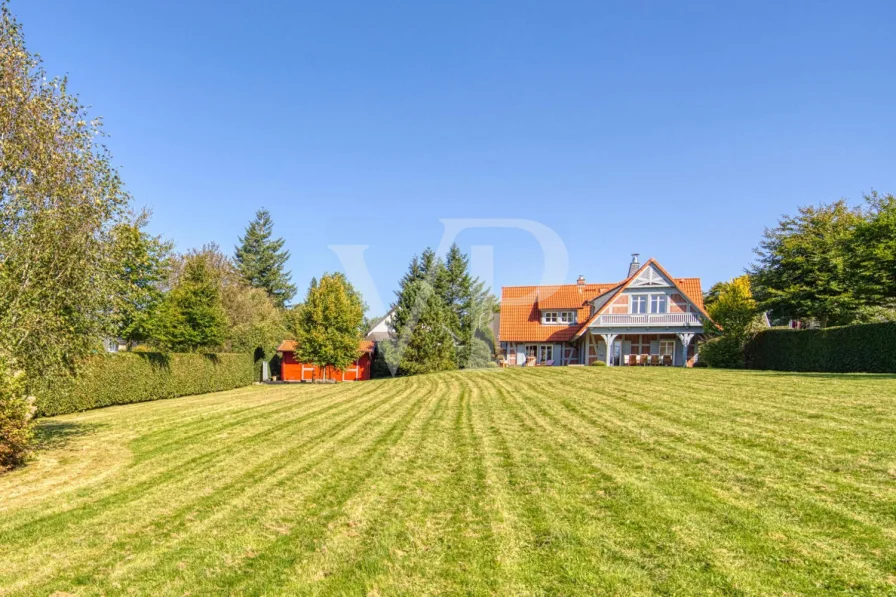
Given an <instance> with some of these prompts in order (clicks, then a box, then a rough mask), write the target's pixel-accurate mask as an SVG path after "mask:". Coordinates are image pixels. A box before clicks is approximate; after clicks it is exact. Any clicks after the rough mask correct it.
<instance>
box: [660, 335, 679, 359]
mask: <svg viewBox="0 0 896 597" xmlns="http://www.w3.org/2000/svg"><path fill="white" fill-rule="evenodd" d="M664 346H665V347H666V348H668V350H663V347H664ZM659 353H660V356H665V355H669V356H670V357H672V358H675V340H672V339H671V338H660V345H659Z"/></svg>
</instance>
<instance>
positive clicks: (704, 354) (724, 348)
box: [697, 335, 745, 369]
mask: <svg viewBox="0 0 896 597" xmlns="http://www.w3.org/2000/svg"><path fill="white" fill-rule="evenodd" d="M744 342H745V340H744V339H742V338H741V337H738V336H736V335H723V336H719V337H717V338H711V339H710V340H707V341H706V342H704V343H702V344H701V345H700V349H699V350H700V358H699V359H698V360H697V362H698V363H700V366H701V367H712V368H714V369H742V368H743V366H744V349H743V347H744Z"/></svg>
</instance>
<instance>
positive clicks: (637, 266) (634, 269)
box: [628, 253, 641, 278]
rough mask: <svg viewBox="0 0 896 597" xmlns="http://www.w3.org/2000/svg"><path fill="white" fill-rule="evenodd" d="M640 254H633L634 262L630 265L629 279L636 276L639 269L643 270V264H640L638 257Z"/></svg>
mask: <svg viewBox="0 0 896 597" xmlns="http://www.w3.org/2000/svg"><path fill="white" fill-rule="evenodd" d="M639 255H640V253H632V262H631V263H630V264H629V265H628V277H629V278H631V277H632V276H634V275H635V272H637V271H638V270H639V269H641V264H640V263H639V262H638V256H639Z"/></svg>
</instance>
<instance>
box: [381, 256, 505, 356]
mask: <svg viewBox="0 0 896 597" xmlns="http://www.w3.org/2000/svg"><path fill="white" fill-rule="evenodd" d="M496 311H497V299H496V298H495V297H494V295H492V294H491V291H490V289H488V288H487V287H486V286H485V284H484V283H483V282H482V281H481V280H479V279H478V278H474V277H473V276H472V275H471V273H470V263H469V258H468V257H467V256H466V255H465V254H464V253H463V252H462V251H461V250H460V248H459V247H458V246H457V245H456V244H454V245H452V246H451V247H450V249H449V250H448V253H447V255H446V256H445V260H444V261H443V260H442V259H440V258H439V257H438V256H437V255H436V254H435V252H434V251H433V250H432V249H429V248H427V249H426V250H424V251H423V253H422V254H421V255H420V256H419V257H418V256H416V255H415V256H414V257H413V258H412V259H411V262H410V263H409V265H408V270H407V272H406V273H405V275H404V276H403V277H402V279H401V282H400V286H399V289H398V291H397V292H396V301H395V303H394V304H393V313H392V318H391V322H390V331H391V334H392V336H393V339H394V341H393V343H392V344H386V345H384V346H388V348H386V353H387V354H386V357H387V360H388V361H389V363H390V365H391V366H392V367H393V369H394V368H396V367H397V369H398V370H400V371H401V372H403V373H417V372H425V371H438V370H441V369H442V368H444V366H445V362H446V361H445V357H446V355H448V354H450V355H451V358H452V359H453V360H454V365H453V367H452V368H457V367H465V368H467V367H484V366H486V365H487V364H488V363H489V362H490V361H491V356H492V354H493V352H494V337H493V334H492V332H491V329H490V327H489V326H490V324H491V321H492V318H493V316H494V313H495V312H496Z"/></svg>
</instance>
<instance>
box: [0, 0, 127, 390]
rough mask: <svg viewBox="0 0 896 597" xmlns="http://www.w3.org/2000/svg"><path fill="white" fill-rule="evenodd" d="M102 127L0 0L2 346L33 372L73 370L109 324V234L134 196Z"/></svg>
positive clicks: (26, 368) (0, 313) (20, 364)
mask: <svg viewBox="0 0 896 597" xmlns="http://www.w3.org/2000/svg"><path fill="white" fill-rule="evenodd" d="M102 132H103V131H102V127H101V121H100V120H99V119H93V118H91V117H90V116H89V115H88V113H87V111H86V109H85V108H84V107H83V106H82V105H81V104H80V102H79V101H78V98H77V97H76V96H74V95H72V94H71V93H70V92H69V91H68V83H67V81H66V80H65V79H60V78H49V79H48V78H47V76H46V73H45V71H44V69H43V67H42V65H41V61H40V59H39V58H38V56H36V55H34V54H30V53H29V52H28V50H27V49H26V47H25V40H24V37H23V35H22V30H21V26H20V25H19V23H18V22H17V21H16V20H15V18H14V17H13V15H12V14H11V13H10V11H9V8H8V6H7V4H6V2H3V3H2V4H0V155H2V156H3V165H2V168H0V348H3V349H4V350H6V351H7V352H8V353H9V354H10V355H11V357H13V358H15V360H16V362H17V363H18V366H21V367H23V368H24V370H25V371H26V373H27V375H28V377H29V378H35V377H36V376H46V375H50V374H51V372H53V371H59V370H66V369H68V368H69V367H71V366H72V365H73V364H74V363H75V362H76V361H77V360H78V358H79V357H81V356H83V355H85V354H87V353H89V352H90V351H91V350H93V349H94V348H95V347H96V346H97V343H98V338H99V337H100V336H102V334H103V333H104V332H105V331H106V330H107V329H108V323H109V322H108V317H107V314H108V313H109V310H110V305H109V303H110V297H111V296H112V295H113V294H114V288H113V276H112V274H111V272H112V268H111V267H110V264H109V258H110V255H111V251H110V250H109V247H110V242H111V240H110V234H111V230H112V228H113V226H114V225H115V224H116V223H117V222H119V221H120V220H121V219H122V218H123V216H124V214H125V211H126V208H127V205H128V202H129V200H130V197H129V196H128V194H127V193H126V192H125V191H124V189H123V186H122V183H121V180H120V179H119V176H118V173H117V172H116V170H115V168H113V167H112V165H111V159H110V156H109V153H108V151H107V150H106V148H105V147H104V146H103V145H101V144H99V142H98V140H100V139H102Z"/></svg>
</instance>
